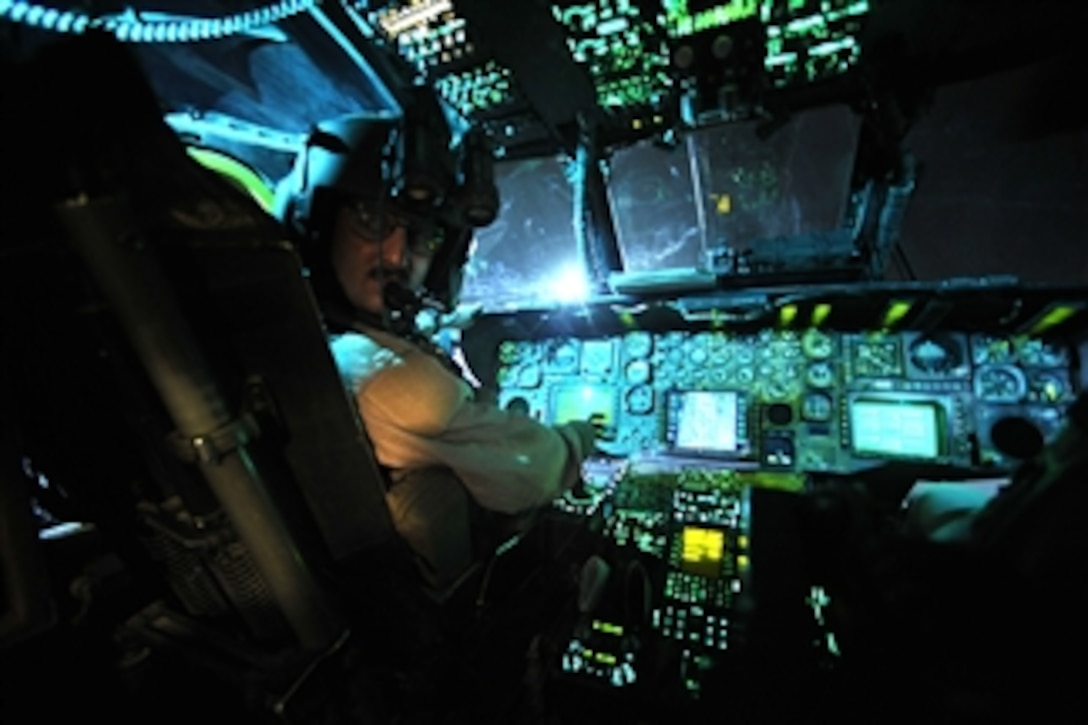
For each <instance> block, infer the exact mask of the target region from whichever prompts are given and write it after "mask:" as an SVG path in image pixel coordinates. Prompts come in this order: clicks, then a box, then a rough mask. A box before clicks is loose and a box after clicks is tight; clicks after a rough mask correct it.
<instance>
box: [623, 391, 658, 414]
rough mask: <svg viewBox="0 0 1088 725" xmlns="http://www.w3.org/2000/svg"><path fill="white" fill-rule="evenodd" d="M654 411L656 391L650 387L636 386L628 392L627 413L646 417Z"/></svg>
mask: <svg viewBox="0 0 1088 725" xmlns="http://www.w3.org/2000/svg"><path fill="white" fill-rule="evenodd" d="M653 409H654V389H653V388H651V387H650V386H649V385H636V386H635V387H633V388H631V389H630V390H628V391H627V411H628V412H630V413H634V414H635V415H645V414H646V413H649V412H650V411H652V410H653Z"/></svg>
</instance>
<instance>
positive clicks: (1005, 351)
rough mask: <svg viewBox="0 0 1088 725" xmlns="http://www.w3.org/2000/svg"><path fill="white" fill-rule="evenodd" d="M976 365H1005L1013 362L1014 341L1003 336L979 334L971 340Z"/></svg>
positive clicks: (972, 356)
mask: <svg viewBox="0 0 1088 725" xmlns="http://www.w3.org/2000/svg"><path fill="white" fill-rule="evenodd" d="M971 349H972V351H973V353H972V355H971V358H972V359H973V360H974V361H975V365H1004V364H1007V363H1010V362H1012V359H1013V349H1012V342H1010V341H1009V340H1008V339H1006V338H1003V337H990V336H989V335H978V336H976V337H975V338H974V339H972V340H971Z"/></svg>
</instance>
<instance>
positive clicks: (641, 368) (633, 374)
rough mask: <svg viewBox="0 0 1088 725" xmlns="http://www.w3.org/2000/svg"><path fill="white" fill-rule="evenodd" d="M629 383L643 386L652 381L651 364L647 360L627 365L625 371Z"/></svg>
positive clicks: (634, 361)
mask: <svg viewBox="0 0 1088 725" xmlns="http://www.w3.org/2000/svg"><path fill="white" fill-rule="evenodd" d="M625 375H626V377H627V382H629V383H631V384H632V385H641V384H642V383H646V382H649V380H650V363H648V362H646V361H645V360H632V361H631V362H629V363H627V369H626V371H625Z"/></svg>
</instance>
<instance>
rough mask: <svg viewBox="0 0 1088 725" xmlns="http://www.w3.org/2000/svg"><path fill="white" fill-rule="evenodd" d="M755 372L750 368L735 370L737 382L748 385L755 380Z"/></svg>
mask: <svg viewBox="0 0 1088 725" xmlns="http://www.w3.org/2000/svg"><path fill="white" fill-rule="evenodd" d="M755 377H756V376H755V373H753V372H752V368H741V369H740V370H738V371H737V382H738V383H740V384H741V385H748V384H750V383H751V382H752V381H753V380H755Z"/></svg>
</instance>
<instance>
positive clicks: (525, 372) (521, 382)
mask: <svg viewBox="0 0 1088 725" xmlns="http://www.w3.org/2000/svg"><path fill="white" fill-rule="evenodd" d="M543 378H544V375H543V373H542V372H541V370H540V367H539V366H538V365H526V366H525V367H523V368H522V369H521V370H520V371H519V372H518V386H519V387H522V388H536V387H538V386H539V385H540V383H541V382H542V381H543Z"/></svg>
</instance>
